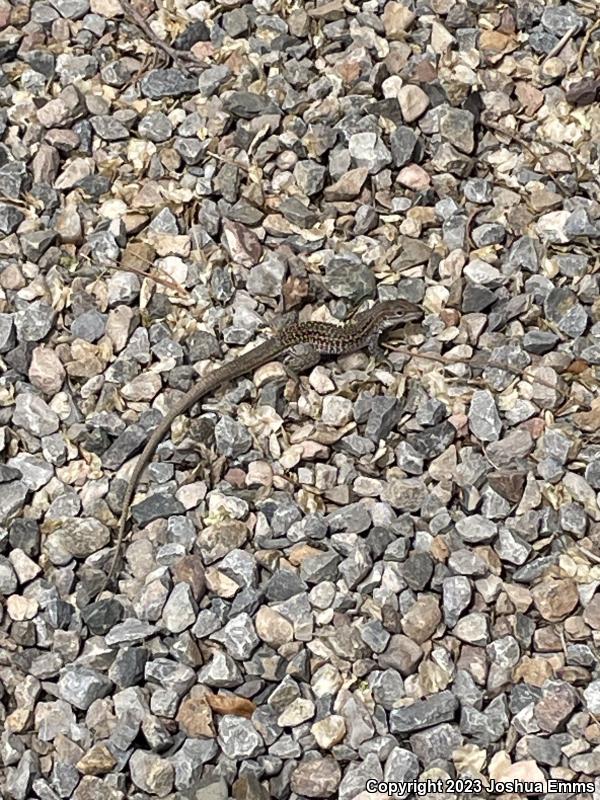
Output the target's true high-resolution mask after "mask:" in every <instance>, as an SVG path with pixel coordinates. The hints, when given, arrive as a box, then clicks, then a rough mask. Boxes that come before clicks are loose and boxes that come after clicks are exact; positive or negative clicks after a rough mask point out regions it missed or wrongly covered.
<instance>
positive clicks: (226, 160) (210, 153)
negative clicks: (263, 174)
mask: <svg viewBox="0 0 600 800" xmlns="http://www.w3.org/2000/svg"><path fill="white" fill-rule="evenodd" d="M205 155H207V156H212V157H213V158H216V159H217V161H222V162H223V163H224V164H230V165H231V166H232V167H239V169H241V170H242V171H243V172H250V169H249V168H248V167H247V166H246V165H245V164H240V163H239V161H235V160H234V159H233V158H227V156H221V155H219V154H218V153H213V151H212V150H207V151H206V153H205Z"/></svg>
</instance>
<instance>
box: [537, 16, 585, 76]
mask: <svg viewBox="0 0 600 800" xmlns="http://www.w3.org/2000/svg"><path fill="white" fill-rule="evenodd" d="M578 30H579V23H576V24H575V25H572V26H571V27H570V28H569V30H568V31H567V32H566V33H565V34H564V36H562V37H561V38H560V39H559V40H558V42H557V43H556V44H555V45H554V47H553V48H552V50H550V52H549V53H548V55H547V56H546V58H545V59H544V60H543V61H542V67H543V66H544V64H545V63H546V61H548V59H549V58H554V56H556V55H558V54H559V53H560V51H561V50H562V49H563V47H564V46H565V45H566V43H567V42H568V41H569V39H571V38H572V37H573V35H574V34H575V33H577V31H578Z"/></svg>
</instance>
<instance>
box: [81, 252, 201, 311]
mask: <svg viewBox="0 0 600 800" xmlns="http://www.w3.org/2000/svg"><path fill="white" fill-rule="evenodd" d="M79 255H80V257H82V258H85V260H86V261H89V263H90V264H93V263H94V262H93V261H92V259H91V258H90V257H89V256H88V255H86V254H85V253H79ZM135 257H136V258H139V260H140V261H145V262H146V263H147V264H148V265H149V266H151V267H154V265H153V264H152V262H150V261H148V260H147V259H145V258H144V257H143V256H141V255H139V254H138V253H136V255H135ZM98 266H102V267H106V268H107V269H112V270H115V271H116V272H133V274H134V275H137V276H138V277H140V278H142V279H143V278H149V279H150V280H151V281H154V282H155V283H159V284H160V285H161V286H164V287H165V288H166V289H170V290H171V291H173V292H176V293H177V294H178V295H179V296H180V297H183V298H184V299H185V300H189V299H190V295H189V292H186V290H185V289H184V288H183V286H181V285H180V284H178V283H177V281H174V280H173V279H172V278H169V277H162V276H161V275H152V274H150V273H149V272H144V270H143V269H139V268H138V267H132V266H125V264H117V263H114V264H101V265H98ZM154 269H160V267H154Z"/></svg>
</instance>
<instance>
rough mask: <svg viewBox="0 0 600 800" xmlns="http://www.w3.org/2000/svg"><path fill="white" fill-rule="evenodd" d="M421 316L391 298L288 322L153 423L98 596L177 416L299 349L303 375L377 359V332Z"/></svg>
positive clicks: (415, 309)
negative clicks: (323, 363) (352, 356)
mask: <svg viewBox="0 0 600 800" xmlns="http://www.w3.org/2000/svg"><path fill="white" fill-rule="evenodd" d="M423 316H424V312H423V310H422V309H421V308H420V307H419V306H418V305H415V304H414V303H411V302H409V301H408V300H403V299H396V300H383V301H381V302H378V303H376V304H375V305H374V306H372V307H371V308H369V309H367V310H366V311H361V312H359V313H358V314H356V315H355V316H354V317H353V318H352V319H351V320H350V321H349V322H346V323H345V324H342V325H336V324H334V323H328V322H298V323H294V324H291V325H288V326H286V327H284V328H282V329H281V330H280V331H279V332H278V333H276V334H275V335H274V336H273V337H272V338H270V339H267V340H265V341H264V342H262V343H261V344H258V345H256V347H253V348H252V349H251V350H248V351H247V352H245V353H242V354H241V355H239V356H237V357H236V358H234V359H232V360H231V361H228V362H226V363H225V364H223V365H222V366H220V367H217V368H216V369H214V370H212V371H211V372H209V373H208V374H207V375H206V376H205V377H203V378H202V379H201V380H200V381H199V382H198V383H196V384H195V385H194V386H192V388H191V389H190V390H189V391H188V392H186V393H185V394H184V395H183V397H181V399H180V400H179V401H178V402H176V403H175V405H174V406H173V407H172V408H171V409H169V411H168V412H167V413H166V414H165V416H164V417H163V418H162V420H161V421H160V422H159V423H158V425H157V426H156V428H155V429H154V431H153V432H152V435H151V436H150V438H149V439H148V441H147V443H146V445H145V446H144V449H143V450H142V452H141V454H140V455H139V457H138V460H137V461H136V464H135V466H134V468H133V471H132V473H131V476H130V478H129V481H128V483H127V488H126V490H125V495H124V498H123V506H122V509H121V514H120V517H119V524H118V528H117V538H116V542H115V550H114V554H113V557H112V560H111V562H110V565H109V568H108V573H107V575H106V578H105V580H104V582H103V584H102V586H101V588H100V593H101V592H103V591H104V590H105V589H106V587H107V586H108V585H109V583H110V582H111V580H112V578H113V575H114V573H115V569H116V565H117V562H118V560H119V556H120V552H121V549H122V546H123V541H124V539H125V531H126V528H127V520H128V517H129V509H130V506H131V503H132V500H133V496H134V494H135V491H136V489H137V486H138V483H139V481H140V478H141V476H142V473H143V472H144V470H145V469H146V467H147V466H148V464H150V462H151V461H152V457H153V456H154V453H155V452H156V449H157V447H158V446H159V444H160V443H161V442H162V440H163V439H164V437H165V436H166V435H167V433H168V432H169V431H170V429H171V425H172V423H173V422H174V421H175V419H176V418H177V417H178V416H179V415H180V414H184V413H185V412H186V411H188V410H189V409H190V408H191V407H192V406H193V405H194V404H195V403H197V402H198V401H199V400H201V399H202V398H203V397H205V396H206V395H207V394H210V393H212V392H214V391H215V390H216V389H218V388H219V387H221V386H222V385H223V384H226V383H229V382H230V381H233V380H235V379H236V378H240V377H241V376H242V375H246V374H247V373H249V372H253V371H254V370H255V369H258V368H259V367H261V366H263V365H264V364H267V363H268V362H269V361H272V360H273V359H275V358H276V357H277V356H280V355H283V354H286V353H290V352H293V349H294V348H295V347H297V346H299V345H302V346H304V348H305V352H304V353H303V354H302V363H301V365H300V367H299V368H300V369H303V370H306V369H309V368H311V367H312V366H315V365H316V364H317V363H318V362H319V360H320V358H321V356H324V355H342V354H345V353H353V352H355V351H357V350H362V349H365V348H366V349H368V350H369V351H370V352H371V353H372V354H379V352H380V348H379V337H380V335H381V333H383V331H385V330H387V329H388V328H391V327H395V326H397V325H398V324H400V323H404V322H414V321H417V320H420V319H422V318H423Z"/></svg>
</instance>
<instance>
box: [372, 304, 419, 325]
mask: <svg viewBox="0 0 600 800" xmlns="http://www.w3.org/2000/svg"><path fill="white" fill-rule="evenodd" d="M371 311H372V313H373V314H374V315H375V317H376V320H375V327H377V328H378V329H379V330H386V329H387V328H393V327H394V326H395V325H398V324H400V323H403V322H418V320H420V319H423V317H424V316H425V312H424V311H423V309H422V308H420V307H419V306H417V305H415V304H414V303H411V302H409V301H408V300H402V299H401V298H398V299H397V300H383V301H382V302H381V303H377V304H376V305H375V306H373V308H372V309H371Z"/></svg>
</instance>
